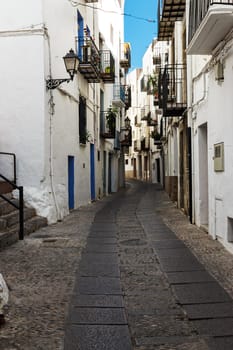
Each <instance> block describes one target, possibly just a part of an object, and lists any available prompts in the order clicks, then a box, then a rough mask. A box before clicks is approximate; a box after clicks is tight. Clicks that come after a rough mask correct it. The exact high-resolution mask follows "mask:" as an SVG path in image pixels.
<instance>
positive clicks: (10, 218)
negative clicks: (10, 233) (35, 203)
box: [0, 208, 36, 229]
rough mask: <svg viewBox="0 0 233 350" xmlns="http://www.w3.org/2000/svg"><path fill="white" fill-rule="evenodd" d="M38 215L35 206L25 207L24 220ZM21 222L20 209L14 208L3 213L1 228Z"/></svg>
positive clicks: (0, 221)
mask: <svg viewBox="0 0 233 350" xmlns="http://www.w3.org/2000/svg"><path fill="white" fill-rule="evenodd" d="M35 215H36V212H35V209H33V208H24V221H26V220H28V219H30V218H32V217H33V216H35ZM18 223H19V211H18V210H14V211H13V212H11V213H9V214H5V215H2V216H1V218H0V229H1V228H4V229H5V228H6V227H11V226H13V225H16V224H18Z"/></svg>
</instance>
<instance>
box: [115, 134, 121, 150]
mask: <svg viewBox="0 0 233 350" xmlns="http://www.w3.org/2000/svg"><path fill="white" fill-rule="evenodd" d="M114 149H116V150H120V149H121V142H120V131H116V134H115V139H114Z"/></svg>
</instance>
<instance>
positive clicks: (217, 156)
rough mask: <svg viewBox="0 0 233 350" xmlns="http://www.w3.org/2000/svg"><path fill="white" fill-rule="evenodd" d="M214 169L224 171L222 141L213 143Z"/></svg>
mask: <svg viewBox="0 0 233 350" xmlns="http://www.w3.org/2000/svg"><path fill="white" fill-rule="evenodd" d="M214 171H224V143H223V142H221V143H216V144H215V145H214Z"/></svg>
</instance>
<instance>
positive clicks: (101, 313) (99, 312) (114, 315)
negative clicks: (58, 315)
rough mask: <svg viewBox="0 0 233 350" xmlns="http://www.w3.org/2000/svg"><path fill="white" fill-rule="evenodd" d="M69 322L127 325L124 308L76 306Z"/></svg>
mask: <svg viewBox="0 0 233 350" xmlns="http://www.w3.org/2000/svg"><path fill="white" fill-rule="evenodd" d="M68 322H70V323H73V324H89V325H91V324H95V325H118V324H121V325H126V324H127V321H126V317H125V312H124V309H117V308H93V307H92V308H84V307H80V308H77V307H75V308H74V309H73V310H72V311H71V313H70V316H69V319H68Z"/></svg>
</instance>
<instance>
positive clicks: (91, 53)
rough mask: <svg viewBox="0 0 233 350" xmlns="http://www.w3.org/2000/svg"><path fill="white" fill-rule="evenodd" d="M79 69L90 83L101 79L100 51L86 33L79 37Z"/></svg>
mask: <svg viewBox="0 0 233 350" xmlns="http://www.w3.org/2000/svg"><path fill="white" fill-rule="evenodd" d="M78 57H79V67H78V70H79V72H80V73H82V74H83V76H84V77H85V79H87V81H88V82H89V83H98V82H99V81H100V53H99V51H98V48H97V47H96V45H95V43H94V41H93V39H92V38H91V37H90V36H88V35H86V36H84V37H79V38H78Z"/></svg>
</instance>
